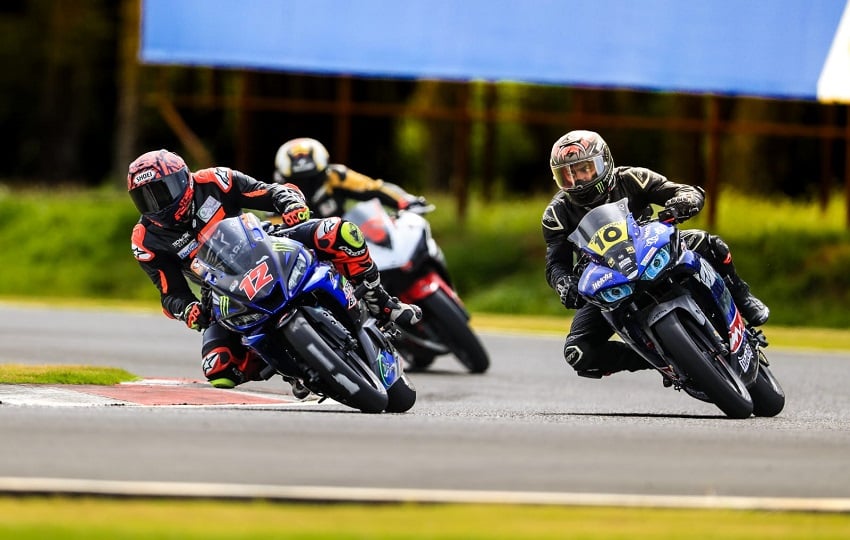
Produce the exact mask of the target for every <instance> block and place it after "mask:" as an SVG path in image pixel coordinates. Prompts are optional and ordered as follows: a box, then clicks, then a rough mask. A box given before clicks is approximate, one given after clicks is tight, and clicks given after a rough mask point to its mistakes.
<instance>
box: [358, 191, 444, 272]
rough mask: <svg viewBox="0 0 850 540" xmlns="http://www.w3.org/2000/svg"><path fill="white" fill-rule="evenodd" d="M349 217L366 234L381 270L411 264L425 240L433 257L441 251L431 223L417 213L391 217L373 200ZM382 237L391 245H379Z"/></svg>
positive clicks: (363, 203)
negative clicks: (432, 233)
mask: <svg viewBox="0 0 850 540" xmlns="http://www.w3.org/2000/svg"><path fill="white" fill-rule="evenodd" d="M345 218H346V219H348V220H350V221H352V222H354V223H355V224H357V226H358V227H360V229H361V230H362V231H363V235H364V236H365V238H366V242H367V243H368V244H369V251H370V253H371V254H372V259H373V260H374V261H375V264H376V265H377V266H378V269H379V270H392V269H395V268H401V267H403V266H405V265H406V264H408V263H409V262H410V261H411V260H412V259H413V255H414V253H415V251H416V249H417V248H418V247H419V246H420V243H421V239H422V238H423V237H424V238H425V242H426V245H427V248H428V253H429V254H430V255H431V256H436V255H437V254H438V252H439V248H438V247H437V243H436V242H435V241H434V239H433V238H432V237H431V226H430V225H429V224H428V221H427V220H426V219H425V218H423V217H422V216H420V215H419V214H416V213H414V212H406V211H401V212H399V214H398V217H395V218H393V217H391V216H390V215H389V214H387V212H386V210H385V209H384V207H383V206H382V205H381V203H380V201H378V200H377V199H372V200H370V201H365V202H361V203H357V204H356V205H354V206H353V207H352V208H351V209H350V210H349V211H348V212H347V213H346V214H345ZM381 238H384V239H386V238H389V242H387V241H386V240H384V241H381V242H379V241H378V240H380V239H381Z"/></svg>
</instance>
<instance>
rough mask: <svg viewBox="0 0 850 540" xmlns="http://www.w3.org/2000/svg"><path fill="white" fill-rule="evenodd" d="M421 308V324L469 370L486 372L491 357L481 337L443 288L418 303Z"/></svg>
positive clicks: (471, 371)
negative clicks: (476, 333)
mask: <svg viewBox="0 0 850 540" xmlns="http://www.w3.org/2000/svg"><path fill="white" fill-rule="evenodd" d="M417 305H418V306H419V307H420V308H421V309H422V313H423V315H422V324H426V325H428V326H430V327H431V329H432V330H433V332H434V334H436V335H437V337H439V338H440V340H441V341H442V342H443V343H444V344H445V345H446V347H447V348H448V349H449V350H450V351H451V352H452V353H453V354H454V355H455V356H456V357H457V359H458V360H460V363H461V364H463V366H464V367H465V368H466V369H467V370H468V371H469V372H470V373H484V372H485V371H487V368H489V367H490V357H489V356H488V354H487V351H485V350H484V346H483V345H482V344H481V341H480V340H479V339H478V336H476V335H475V333H474V332H473V331H472V328H470V327H469V321H468V320H467V318H466V314H465V313H464V311H463V310H462V309H461V307H460V306H458V305H457V304H456V303H455V302H454V301H453V300H452V299H451V298H449V295H448V294H446V292H445V291H443V290H442V289H437V291H436V292H435V293H434V294H432V295H431V296H427V297H425V298H423V299H422V300H420V301H418V302H417Z"/></svg>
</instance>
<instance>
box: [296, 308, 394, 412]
mask: <svg viewBox="0 0 850 540" xmlns="http://www.w3.org/2000/svg"><path fill="white" fill-rule="evenodd" d="M283 332H284V334H285V336H286V339H287V341H288V342H289V344H290V345H292V347H293V349H294V350H295V353H296V354H297V355H298V357H299V359H300V360H301V361H302V362H303V363H304V364H306V365H308V366H309V367H310V368H312V369H313V370H314V371H316V372H317V373H318V374H319V378H320V379H321V384H322V385H323V388H324V390H325V391H326V393H327V395H328V397H330V398H332V399H334V400H336V401H339V402H340V403H343V404H345V405H348V406H349V407H353V408H355V409H359V410H361V411H363V412H364V413H379V412H381V411H383V410H384V409H385V408H386V407H387V402H388V397H387V393H386V391H385V390H384V385H383V384H381V381H380V380H378V377H377V376H376V375H375V374H374V373H373V372H372V370H370V369H369V367H368V366H367V365H366V363H365V362H363V361H362V360H360V359H358V358H356V357H353V356H352V355H340V354H339V353H338V352H337V351H335V350H334V349H333V348H331V347H330V346H329V345H328V343H327V342H326V341H325V339H324V338H323V337H322V334H321V332H317V331H316V329H315V328H313V327H312V326H311V325H310V323H309V322H308V321H307V320H306V319H305V318H304V317H303V316H302V315H300V314H298V315H296V316H295V317H294V318H293V319H292V320H291V321H289V323H287V324H286V326H284V327H283Z"/></svg>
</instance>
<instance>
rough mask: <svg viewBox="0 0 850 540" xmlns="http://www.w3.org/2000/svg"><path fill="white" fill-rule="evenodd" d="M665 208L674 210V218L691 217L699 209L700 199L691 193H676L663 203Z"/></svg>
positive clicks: (683, 219)
mask: <svg viewBox="0 0 850 540" xmlns="http://www.w3.org/2000/svg"><path fill="white" fill-rule="evenodd" d="M664 206H665V207H666V208H672V209H673V210H675V211H676V219H677V220H678V221H685V220H686V219H688V218H692V217H694V216H695V215H697V214H698V213H699V211H700V201H699V199H698V198H697V197H695V196H693V195H676V196H675V197H672V198H670V199H668V200H667V202H665V203H664Z"/></svg>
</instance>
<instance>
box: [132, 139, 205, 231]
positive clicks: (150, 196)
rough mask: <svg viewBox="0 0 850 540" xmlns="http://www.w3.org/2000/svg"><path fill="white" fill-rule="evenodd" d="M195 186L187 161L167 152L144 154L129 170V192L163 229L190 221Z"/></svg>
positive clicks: (140, 207) (144, 214)
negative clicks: (188, 219)
mask: <svg viewBox="0 0 850 540" xmlns="http://www.w3.org/2000/svg"><path fill="white" fill-rule="evenodd" d="M193 186H194V181H193V179H192V174H191V173H190V172H189V167H187V166H186V162H185V161H183V158H181V157H180V156H178V155H177V154H175V153H174V152H169V151H168V150H165V149H161V150H152V151H150V152H146V153H144V154H142V155H141V156H139V157H137V158H136V159H135V160H134V161H133V162H132V163H131V164H130V167H129V169H128V171H127V190H128V192H129V193H130V198H131V199H132V200H133V203H134V204H135V205H136V208H137V209H138V210H139V212H140V213H141V214H142V215H143V216H145V217H147V218H148V219H150V220H151V221H153V222H154V223H156V224H158V225H161V226H171V227H174V226H177V225H180V224H183V223H185V222H186V220H187V217H188V214H189V211H188V210H189V206H190V203H191V202H192V195H193V194H194V189H193Z"/></svg>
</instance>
